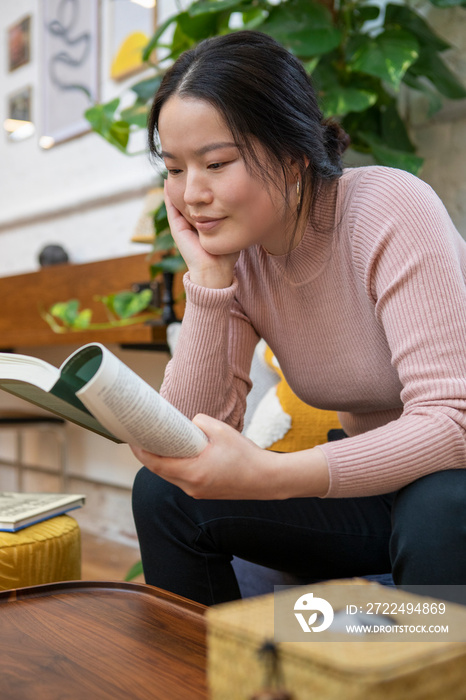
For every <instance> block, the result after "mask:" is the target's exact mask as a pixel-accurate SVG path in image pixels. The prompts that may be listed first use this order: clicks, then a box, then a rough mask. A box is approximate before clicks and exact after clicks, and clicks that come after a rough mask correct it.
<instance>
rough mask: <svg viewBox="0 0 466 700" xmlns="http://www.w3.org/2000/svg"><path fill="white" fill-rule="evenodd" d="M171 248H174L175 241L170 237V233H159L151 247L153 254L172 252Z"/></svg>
mask: <svg viewBox="0 0 466 700" xmlns="http://www.w3.org/2000/svg"><path fill="white" fill-rule="evenodd" d="M173 248H175V241H174V240H173V236H172V235H171V233H170V231H165V232H164V233H160V234H159V235H158V236H157V237H156V239H155V243H154V247H153V250H154V253H157V252H160V251H166V250H172V249H173Z"/></svg>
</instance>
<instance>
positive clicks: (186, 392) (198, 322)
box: [160, 272, 258, 430]
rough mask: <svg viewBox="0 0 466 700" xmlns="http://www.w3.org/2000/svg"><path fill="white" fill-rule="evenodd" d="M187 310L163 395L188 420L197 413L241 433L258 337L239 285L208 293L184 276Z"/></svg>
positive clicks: (206, 289) (161, 391) (165, 377)
mask: <svg viewBox="0 0 466 700" xmlns="http://www.w3.org/2000/svg"><path fill="white" fill-rule="evenodd" d="M184 286H185V290H186V309H185V313H184V316H183V322H182V324H181V330H180V336H179V338H178V342H177V345H176V348H175V351H174V354H173V358H172V359H171V360H170V362H169V363H168V365H167V367H166V370H165V376H164V381H163V383H162V387H161V390H160V393H161V395H162V396H164V397H165V398H166V399H168V401H170V403H172V404H173V405H174V406H176V407H177V408H178V409H179V410H180V411H181V412H182V413H184V414H185V415H186V416H188V417H189V418H193V417H194V416H195V415H196V414H197V413H205V414H207V415H210V416H213V417H214V418H218V419H219V420H222V421H224V422H226V423H228V424H230V425H232V426H233V427H235V428H237V429H238V430H241V429H242V426H243V418H244V413H245V410H246V396H247V393H248V391H249V389H250V388H251V381H250V378H249V371H250V366H251V360H252V355H253V352H254V348H255V346H256V344H257V342H258V336H257V334H256V332H255V330H254V328H253V327H252V325H251V323H250V322H249V319H248V318H247V316H246V315H245V314H244V313H243V312H242V309H241V307H240V306H239V304H238V302H237V301H236V298H235V293H236V290H237V287H238V282H237V280H236V279H235V280H234V282H233V284H232V285H231V286H230V287H227V288H226V289H208V288H206V287H201V286H199V285H196V284H194V283H193V282H191V280H190V277H189V272H188V273H186V274H185V276H184Z"/></svg>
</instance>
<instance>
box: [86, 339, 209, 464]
mask: <svg viewBox="0 0 466 700" xmlns="http://www.w3.org/2000/svg"><path fill="white" fill-rule="evenodd" d="M97 345H98V346H99V347H100V349H101V352H102V362H101V363H100V366H99V368H98V369H97V371H96V372H95V374H94V376H93V377H92V379H90V380H89V381H88V382H87V384H85V385H84V386H83V387H82V388H81V389H79V390H78V391H77V392H76V395H77V396H78V397H79V399H80V400H81V401H82V402H83V404H84V405H85V406H86V407H87V408H88V409H89V411H91V413H92V414H93V415H94V416H95V417H96V418H97V419H98V420H99V421H100V423H102V425H104V426H105V427H106V428H107V429H108V430H110V431H111V432H112V433H113V434H114V435H116V436H117V437H118V438H119V439H120V440H123V441H124V442H127V443H129V444H131V445H135V446H137V447H142V448H144V449H145V450H148V451H149V452H153V453H154V454H157V455H160V456H164V457H194V456H195V455H197V454H199V453H200V452H201V451H202V450H203V449H204V447H205V446H206V444H207V438H206V436H205V434H204V433H203V432H202V430H200V429H199V428H198V427H197V426H195V425H194V423H192V421H190V420H189V419H188V418H186V416H184V415H183V414H182V413H181V412H180V411H178V410H177V409H176V408H175V407H174V406H172V405H171V404H170V403H169V402H168V401H166V400H165V399H164V398H162V397H161V396H160V394H159V393H158V392H157V391H156V390H155V389H153V388H152V387H151V386H150V385H149V384H147V382H145V381H144V380H143V379H141V377H139V376H138V375H137V374H136V373H135V372H133V371H132V370H131V369H130V368H129V367H127V366H126V365H125V364H124V363H123V362H121V360H119V359H118V358H117V357H116V356H115V355H113V353H111V352H110V350H108V349H107V348H105V347H104V346H100V344H94V348H95V347H96V346H97Z"/></svg>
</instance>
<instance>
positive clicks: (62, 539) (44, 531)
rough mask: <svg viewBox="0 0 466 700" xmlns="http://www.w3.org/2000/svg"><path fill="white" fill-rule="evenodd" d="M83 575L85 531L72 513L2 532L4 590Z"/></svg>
mask: <svg viewBox="0 0 466 700" xmlns="http://www.w3.org/2000/svg"><path fill="white" fill-rule="evenodd" d="M80 578H81V531H80V529H79V525H78V523H77V522H76V520H74V518H71V517H70V516H69V515H59V516H57V517H55V518H50V519H49V520H44V521H43V522H41V523H36V524H35V525H30V527H25V528H24V529H23V530H19V531H18V532H0V590H6V589H8V588H22V587H24V586H36V585H38V584H41V583H54V582H55V581H75V580H77V579H80Z"/></svg>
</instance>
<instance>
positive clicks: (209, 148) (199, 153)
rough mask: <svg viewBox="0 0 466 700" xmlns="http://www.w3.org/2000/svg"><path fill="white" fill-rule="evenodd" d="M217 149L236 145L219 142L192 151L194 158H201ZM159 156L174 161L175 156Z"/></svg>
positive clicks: (165, 152)
mask: <svg viewBox="0 0 466 700" xmlns="http://www.w3.org/2000/svg"><path fill="white" fill-rule="evenodd" d="M218 148H237V146H236V143H234V141H220V142H219V143H209V144H207V145H206V146H202V147H201V148H198V149H197V150H196V151H194V155H196V156H203V155H205V154H206V153H210V151H216V150H217V149H218ZM161 155H162V157H163V158H173V159H174V160H176V156H174V155H173V154H172V153H169V152H168V151H161Z"/></svg>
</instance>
